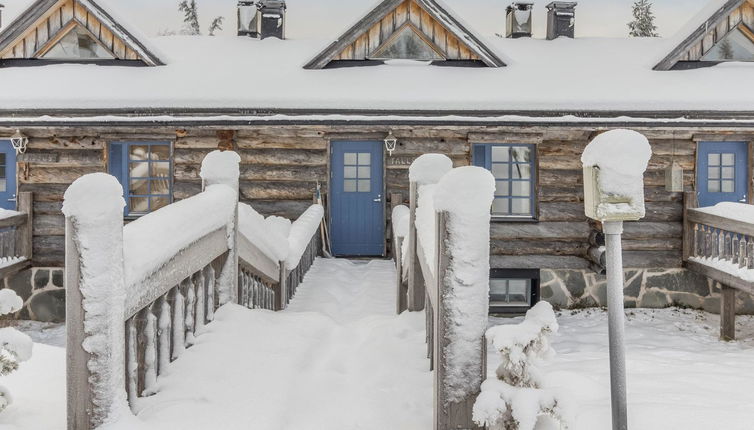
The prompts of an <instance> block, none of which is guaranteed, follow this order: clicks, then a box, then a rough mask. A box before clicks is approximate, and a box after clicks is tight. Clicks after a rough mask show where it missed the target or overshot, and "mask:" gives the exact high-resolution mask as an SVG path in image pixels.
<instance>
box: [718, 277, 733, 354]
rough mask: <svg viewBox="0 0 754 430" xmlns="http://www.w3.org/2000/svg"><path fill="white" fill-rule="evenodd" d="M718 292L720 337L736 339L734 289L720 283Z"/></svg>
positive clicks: (727, 339) (728, 339) (726, 339)
mask: <svg viewBox="0 0 754 430" xmlns="http://www.w3.org/2000/svg"><path fill="white" fill-rule="evenodd" d="M721 289H722V291H721V293H720V339H722V340H725V341H730V340H736V290H735V289H734V288H731V287H727V286H725V285H721Z"/></svg>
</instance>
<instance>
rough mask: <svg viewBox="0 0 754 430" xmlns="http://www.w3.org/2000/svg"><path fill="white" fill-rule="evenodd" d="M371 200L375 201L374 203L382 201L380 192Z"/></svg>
mask: <svg viewBox="0 0 754 430" xmlns="http://www.w3.org/2000/svg"><path fill="white" fill-rule="evenodd" d="M372 201H373V202H375V203H379V202H381V201H382V194H380V195H379V196H377V198H376V199H374V200H372Z"/></svg>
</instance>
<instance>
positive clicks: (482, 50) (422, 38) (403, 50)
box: [305, 0, 505, 69]
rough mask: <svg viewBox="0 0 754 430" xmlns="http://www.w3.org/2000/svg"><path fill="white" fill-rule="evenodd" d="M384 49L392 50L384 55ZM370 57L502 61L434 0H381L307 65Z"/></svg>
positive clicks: (496, 63) (493, 63)
mask: <svg viewBox="0 0 754 430" xmlns="http://www.w3.org/2000/svg"><path fill="white" fill-rule="evenodd" d="M399 44H400V45H399ZM388 47H390V49H387V48H388ZM412 47H413V48H416V49H415V50H412V49H410V48H412ZM388 51H390V52H389V54H390V55H389V56H387V57H385V55H386V54H387V53H388ZM432 53H435V54H436V56H433V55H432ZM397 54H402V55H397ZM415 54H420V55H419V56H418V57H417V55H415ZM381 57H385V58H381ZM373 59H374V60H384V59H427V60H436V61H444V60H467V61H480V62H483V63H484V64H485V65H487V66H489V67H502V66H505V63H504V62H503V61H502V60H501V59H500V58H499V57H498V56H497V55H496V54H495V53H494V52H493V51H492V50H491V49H489V48H487V47H486V46H485V45H484V43H482V41H481V40H480V39H479V38H478V37H476V36H475V35H474V34H473V33H471V32H470V31H469V29H468V28H466V27H465V26H463V25H462V24H461V23H460V22H459V21H458V20H457V19H456V18H455V17H454V16H453V15H452V14H451V13H450V12H449V11H448V9H447V8H444V7H442V6H441V5H440V4H439V3H438V1H437V0H385V1H383V2H382V3H380V4H379V5H378V6H377V7H376V8H375V9H373V10H372V11H371V12H369V13H368V14H367V15H366V16H365V17H364V18H362V19H361V20H360V21H359V22H358V23H357V24H356V25H354V26H353V27H351V28H350V29H349V30H348V31H346V33H344V34H343V35H342V36H341V37H340V38H338V40H336V41H335V42H333V43H332V44H331V45H330V46H328V47H327V49H325V50H324V51H323V52H321V53H320V54H319V55H318V56H317V57H315V58H314V59H313V60H311V61H310V62H309V63H308V64H307V65H306V66H305V68H307V69H322V68H324V67H326V66H327V65H328V64H330V63H331V62H332V61H365V60H373Z"/></svg>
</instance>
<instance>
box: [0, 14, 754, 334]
mask: <svg viewBox="0 0 754 430" xmlns="http://www.w3.org/2000/svg"><path fill="white" fill-rule="evenodd" d="M110 3H114V2H113V1H111V0H108V1H106V0H35V1H33V2H31V4H30V6H29V8H28V9H26V10H25V11H23V12H22V13H21V14H20V15H18V16H17V17H15V19H14V20H13V21H12V22H10V23H9V24H7V25H6V26H5V27H4V28H2V29H0V30H1V32H0V82H2V85H1V86H0V88H2V91H0V164H2V166H1V167H0V173H1V174H2V175H0V176H2V178H0V189H2V191H1V192H0V207H2V208H4V209H8V210H17V209H18V210H19V211H21V212H24V213H27V212H28V214H27V215H28V218H27V219H28V222H29V224H30V225H28V226H26V230H28V231H27V232H26V233H25V234H26V235H27V236H28V239H29V244H28V246H27V247H28V248H29V249H28V252H26V253H25V254H24V255H23V256H25V257H27V258H26V260H25V261H24V263H23V264H21V265H18V266H17V267H16V269H18V270H14V271H13V273H10V272H6V273H4V275H5V280H4V283H5V284H4V286H5V287H6V288H13V289H15V290H16V291H18V292H19V294H21V296H22V297H23V299H24V300H25V301H26V306H25V308H24V309H23V310H22V311H21V312H20V314H19V315H18V317H21V318H31V319H38V320H49V321H52V320H61V319H63V318H64V315H63V311H64V305H63V303H62V300H63V298H64V294H63V290H62V288H63V285H62V284H63V281H62V279H63V274H62V267H63V263H64V233H65V231H64V218H63V215H62V214H61V204H62V200H63V196H64V192H65V190H66V188H67V187H68V186H69V185H70V184H71V183H72V182H73V181H74V180H76V179H77V178H78V177H80V176H81V175H84V174H87V173H92V172H108V173H110V174H112V175H113V176H115V177H116V178H118V180H119V181H120V182H121V184H122V185H123V191H124V195H125V196H126V200H127V207H126V210H125V213H124V217H125V219H126V220H131V219H135V218H137V217H139V216H142V215H144V214H147V213H149V212H151V211H154V210H157V209H159V208H161V207H163V206H164V205H166V204H169V203H170V202H172V201H175V200H180V199H184V198H187V197H189V196H191V195H194V194H196V193H198V192H199V191H200V190H201V180H200V177H199V166H200V163H201V160H202V159H203V157H204V156H205V155H206V154H207V153H209V152H210V151H212V150H215V149H218V148H220V149H226V150H229V149H232V150H235V151H238V153H239V154H240V155H241V157H242V172H241V186H240V193H241V199H242V200H243V201H245V202H248V203H250V204H251V205H253V206H254V207H255V208H256V209H257V210H258V211H260V212H261V213H263V214H265V215H280V216H285V217H289V218H295V217H296V216H298V215H299V214H301V212H302V211H303V210H305V209H306V208H307V206H308V205H309V204H310V203H311V199H312V196H313V194H315V193H317V190H320V191H321V196H322V198H323V200H324V202H325V203H326V208H327V216H326V218H327V224H328V225H327V226H328V228H329V231H330V233H331V235H330V239H331V240H330V244H329V249H330V252H331V253H332V254H334V255H336V256H342V257H376V258H387V257H389V256H390V253H391V250H390V237H389V236H390V231H391V229H390V228H389V225H390V219H389V218H390V209H391V207H393V206H395V205H398V204H403V203H406V202H407V201H408V199H409V189H410V187H409V179H408V167H409V166H410V164H411V163H412V161H413V160H414V159H415V158H416V157H418V156H419V155H421V154H425V153H441V154H446V155H447V156H449V157H450V158H451V159H452V160H453V162H454V164H455V165H456V166H464V165H476V166H480V167H484V168H487V169H490V170H491V171H492V173H493V175H494V176H495V178H496V180H497V192H496V194H497V195H496V198H495V202H494V204H493V207H492V216H493V225H492V229H491V237H492V241H491V254H492V257H491V267H492V270H491V298H492V306H493V308H494V309H493V311H494V312H499V313H506V312H514V313H515V312H521V311H522V310H525V309H528V308H529V307H530V306H531V305H532V304H533V303H535V302H536V301H537V300H540V299H544V300H548V301H550V302H552V303H554V304H556V305H558V306H561V307H564V308H565V307H568V308H574V307H589V306H604V305H605V303H606V281H605V277H604V255H603V254H604V251H603V249H604V248H602V245H604V243H603V241H604V237H603V234H602V231H601V226H600V225H599V224H598V223H595V222H590V221H589V220H588V219H587V218H586V216H585V215H584V207H583V189H582V188H583V180H582V173H581V169H582V166H581V162H580V155H581V153H582V151H583V149H584V148H585V146H586V145H587V144H588V142H589V141H590V140H591V139H592V138H593V137H594V136H596V135H598V134H599V133H601V132H604V131H606V130H609V129H613V128H630V129H633V130H636V131H639V132H640V133H642V134H644V135H646V136H647V137H648V138H649V139H650V141H651V144H652V147H653V152H654V155H653V158H652V160H651V163H650V169H649V171H648V172H647V174H646V177H645V182H646V190H645V191H646V192H645V194H646V200H647V216H646V217H645V218H644V219H643V220H641V221H639V222H635V223H628V224H627V225H626V232H625V236H624V251H625V256H624V259H625V266H626V267H627V270H626V286H625V297H626V299H625V301H626V305H627V306H634V307H665V306H670V305H682V306H689V307H693V308H701V309H706V310H709V311H714V312H717V311H718V310H719V306H720V289H719V288H718V286H717V284H716V283H715V282H713V281H711V280H708V279H707V278H706V277H704V276H701V275H699V274H697V273H694V272H691V271H688V270H686V269H685V267H684V261H683V256H684V254H683V252H684V240H683V238H684V214H685V211H686V209H687V208H689V207H693V206H695V205H697V204H698V205H701V206H710V205H714V204H715V203H718V202H721V201H736V202H738V201H741V202H747V203H752V196H753V195H754V194H753V193H752V185H753V181H752V166H753V165H754V158H752V157H753V156H754V150H752V142H754V104H753V103H752V95H754V94H753V93H752V91H751V90H750V89H749V90H747V88H750V86H749V85H747V84H746V82H747V81H748V80H749V79H751V77H752V76H754V64H752V61H754V0H712V1H711V2H710V4H709V6H707V7H706V8H704V9H703V10H702V11H701V12H700V13H699V15H697V16H696V17H694V18H693V19H692V20H691V21H690V22H689V24H688V26H687V27H685V28H684V29H683V30H681V31H680V32H679V34H678V35H676V36H675V37H671V38H667V39H662V38H657V39H641V38H637V39H598V38H595V39H586V38H584V39H582V38H574V37H573V36H574V32H573V28H574V25H577V21H576V4H575V3H569V2H554V3H553V4H551V5H548V8H547V9H548V10H547V13H548V15H549V17H548V25H549V28H548V37H547V40H539V39H534V38H532V37H530V36H531V22H532V19H536V16H537V15H536V13H537V12H538V10H537V9H536V8H532V6H531V5H527V4H524V3H521V4H518V3H514V4H513V5H511V7H510V8H508V27H509V31H508V32H507V36H508V37H506V36H505V33H506V32H505V31H504V28H503V27H504V26H505V24H504V22H503V21H502V19H501V28H500V31H501V33H503V35H496V34H489V35H487V34H479V33H477V32H476V31H475V30H474V29H473V27H472V24H473V23H469V22H467V21H465V20H464V19H463V17H462V16H459V15H458V14H457V13H456V12H454V11H453V10H452V9H451V8H450V7H449V6H447V5H445V4H444V3H443V2H441V1H439V0H384V1H382V2H381V3H380V4H378V5H377V6H376V7H375V8H374V9H372V10H369V11H366V13H365V14H364V15H363V16H361V17H360V18H359V19H358V20H357V21H356V23H355V24H353V25H352V26H351V27H348V26H347V25H343V26H340V29H337V28H338V27H339V25H338V23H337V22H333V23H330V25H332V26H334V27H335V28H336V29H337V32H338V34H334V35H333V39H332V40H334V41H324V43H323V41H321V40H307V39H290V40H289V39H287V38H286V34H285V33H286V31H287V30H290V24H288V23H286V20H287V18H286V13H287V10H286V5H285V3H284V2H280V1H269V0H267V1H265V0H262V1H259V2H240V3H239V6H238V8H239V9H238V17H239V21H238V36H237V37H200V36H171V37H146V36H144V35H143V34H142V33H141V32H140V31H139V30H138V29H137V28H135V26H134V25H133V23H129V22H126V21H125V20H123V19H122V18H117V16H118V15H116V14H115V13H114V12H113V5H111V4H110ZM543 11H544V10H543ZM490 13H496V11H490ZM500 14H501V17H502V16H503V12H502V11H500ZM514 30H515V31H514ZM472 191H473V190H470V192H472ZM22 197H23V199H22ZM22 203H23V205H22ZM26 230H24V231H26ZM737 307H738V310H739V312H742V313H754V302H752V300H751V298H750V297H749V296H748V295H745V294H741V295H740V296H739V297H738V301H737Z"/></svg>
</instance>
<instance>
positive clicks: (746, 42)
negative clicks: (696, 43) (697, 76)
mask: <svg viewBox="0 0 754 430" xmlns="http://www.w3.org/2000/svg"><path fill="white" fill-rule="evenodd" d="M702 61H754V33H752V32H751V30H749V29H748V28H747V27H740V28H736V29H734V30H731V32H730V33H728V34H726V35H725V36H724V37H723V38H722V39H720V40H719V41H718V42H717V44H715V46H713V47H712V49H710V50H709V52H707V53H706V54H705V55H704V57H702Z"/></svg>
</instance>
